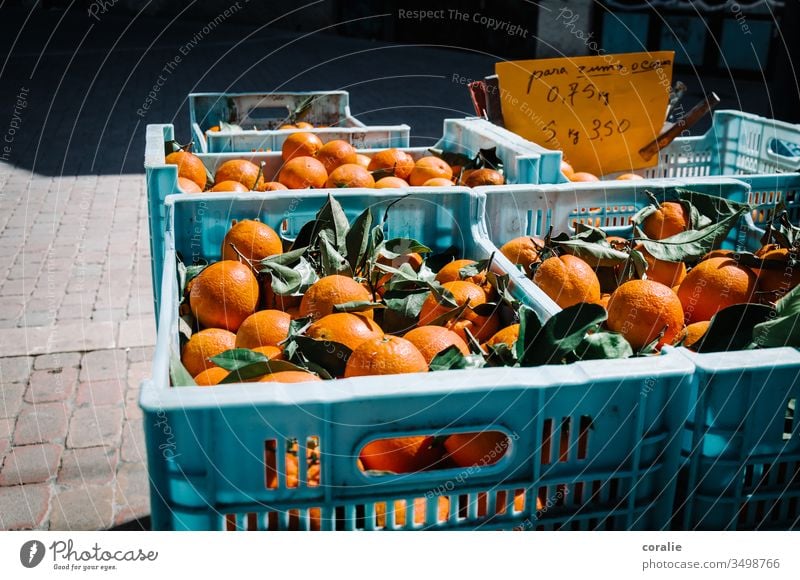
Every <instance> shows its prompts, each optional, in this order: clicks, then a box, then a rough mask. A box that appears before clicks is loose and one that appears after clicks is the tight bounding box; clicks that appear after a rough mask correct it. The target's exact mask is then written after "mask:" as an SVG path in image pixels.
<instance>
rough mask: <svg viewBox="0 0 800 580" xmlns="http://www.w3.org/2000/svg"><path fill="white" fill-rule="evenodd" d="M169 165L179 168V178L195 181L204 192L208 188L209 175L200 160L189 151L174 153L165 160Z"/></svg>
mask: <svg viewBox="0 0 800 580" xmlns="http://www.w3.org/2000/svg"><path fill="white" fill-rule="evenodd" d="M164 163H166V164H167V165H177V166H178V177H185V178H186V179H189V180H191V181H194V182H195V183H196V184H197V186H198V187H199V188H200V190H201V191H202V190H203V189H205V188H206V181H207V180H208V174H207V172H206V166H205V165H203V162H202V161H201V160H200V158H199V157H198V156H197V155H195V154H194V153H190V152H189V151H174V152H173V153H170V154H169V155H167V156H166V157H165V158H164Z"/></svg>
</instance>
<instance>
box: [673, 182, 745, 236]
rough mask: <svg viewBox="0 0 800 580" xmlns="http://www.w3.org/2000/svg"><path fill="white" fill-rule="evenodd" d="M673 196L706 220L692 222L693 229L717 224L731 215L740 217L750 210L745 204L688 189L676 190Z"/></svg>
mask: <svg viewBox="0 0 800 580" xmlns="http://www.w3.org/2000/svg"><path fill="white" fill-rule="evenodd" d="M675 194H676V195H677V197H678V199H680V200H681V201H682V202H687V203H688V204H690V205H691V206H692V207H693V208H695V209H696V210H697V212H698V213H699V214H700V215H701V216H703V217H705V218H706V219H705V220H698V223H697V224H695V223H694V221H693V222H692V225H693V226H694V227H695V229H698V228H697V225H699V226H700V227H701V229H702V228H704V227H707V226H708V225H709V224H711V223H716V222H719V221H721V220H723V219H725V218H727V217H730V216H732V215H737V214H738V215H741V214H742V213H744V212H746V211H749V210H750V209H751V207H750V205H748V204H746V203H740V202H737V201H731V200H729V199H725V198H724V197H720V196H718V195H710V194H708V193H700V192H698V191H690V190H688V189H682V188H676V189H675Z"/></svg>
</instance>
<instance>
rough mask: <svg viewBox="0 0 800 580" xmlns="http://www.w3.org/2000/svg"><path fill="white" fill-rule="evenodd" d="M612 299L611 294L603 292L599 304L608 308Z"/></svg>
mask: <svg viewBox="0 0 800 580" xmlns="http://www.w3.org/2000/svg"><path fill="white" fill-rule="evenodd" d="M609 300H611V294H607V293H606V294H601V295H600V300H598V302H597V303H598V304H599V305H600V306H602V307H603V308H605V309H606V310H608V301H609Z"/></svg>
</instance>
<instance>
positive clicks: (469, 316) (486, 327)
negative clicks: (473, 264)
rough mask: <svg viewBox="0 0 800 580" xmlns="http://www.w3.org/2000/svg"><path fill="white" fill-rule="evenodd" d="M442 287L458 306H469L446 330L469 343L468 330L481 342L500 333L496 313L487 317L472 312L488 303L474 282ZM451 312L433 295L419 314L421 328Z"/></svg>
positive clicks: (452, 319) (457, 281)
mask: <svg viewBox="0 0 800 580" xmlns="http://www.w3.org/2000/svg"><path fill="white" fill-rule="evenodd" d="M442 286H443V287H444V288H445V289H446V290H449V291H450V293H451V294H452V295H453V298H455V302H456V304H458V305H459V306H462V305H464V304H468V305H469V307H468V308H467V309H466V310H464V312H462V313H461V314H460V316H458V317H457V318H451V319H450V320H448V321H447V323H446V324H445V327H446V328H449V329H450V330H452V331H454V332H455V333H456V334H458V335H459V336H460V337H461V339H462V340H463V341H464V342H466V341H467V334H466V330H469V331H470V333H471V334H472V335H473V336H474V337H475V338H477V339H478V341H479V342H483V341H485V340H487V339H489V338H490V337H491V336H492V335H493V334H494V333H496V332H497V331H498V329H499V327H500V323H499V320H498V318H497V315H496V314H495V313H494V312H493V313H491V314H489V315H487V316H479V315H478V314H477V313H475V312H474V311H473V310H472V308H475V307H476V306H480V305H481V304H485V303H486V293H485V292H484V290H483V288H481V287H480V286H478V285H477V284H475V283H474V282H468V281H465V280H456V281H453V282H445V283H444V284H442ZM450 310H452V309H451V308H450V307H449V306H446V305H443V304H440V303H439V302H438V301H437V299H436V296H435V295H434V294H433V293H431V294H430V295H429V296H428V298H427V299H426V300H425V302H424V303H423V304H422V309H421V310H420V313H419V326H426V325H429V324H431V323H432V322H433V321H434V320H435V319H436V318H438V317H439V316H442V315H443V314H446V313H447V312H449V311H450Z"/></svg>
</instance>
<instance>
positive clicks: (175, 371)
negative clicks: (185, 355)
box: [169, 350, 197, 387]
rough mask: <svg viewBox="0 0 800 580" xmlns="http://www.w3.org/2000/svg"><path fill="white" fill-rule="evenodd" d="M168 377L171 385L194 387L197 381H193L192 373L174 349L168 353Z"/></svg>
mask: <svg viewBox="0 0 800 580" xmlns="http://www.w3.org/2000/svg"><path fill="white" fill-rule="evenodd" d="M169 379H170V382H171V383H172V386H173V387H196V386H197V383H195V382H194V379H193V378H192V375H190V374H189V371H187V370H186V367H185V366H183V363H182V362H181V357H179V356H178V355H177V354H176V353H175V351H174V350H170V353H169Z"/></svg>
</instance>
